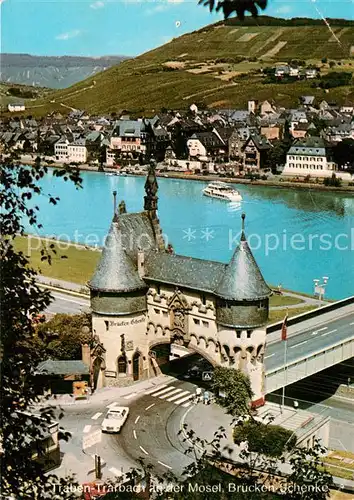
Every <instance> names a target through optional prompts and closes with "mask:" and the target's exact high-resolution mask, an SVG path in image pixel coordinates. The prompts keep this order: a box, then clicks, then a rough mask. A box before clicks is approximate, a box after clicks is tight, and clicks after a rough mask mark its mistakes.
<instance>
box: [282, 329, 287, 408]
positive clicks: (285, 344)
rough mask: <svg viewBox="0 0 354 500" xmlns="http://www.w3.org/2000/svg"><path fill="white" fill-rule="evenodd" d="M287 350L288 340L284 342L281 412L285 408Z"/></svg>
mask: <svg viewBox="0 0 354 500" xmlns="http://www.w3.org/2000/svg"><path fill="white" fill-rule="evenodd" d="M287 350H288V339H286V340H284V385H283V391H282V398H281V409H282V412H283V409H284V406H285V386H286V383H287V374H288V371H287V368H286V362H287Z"/></svg>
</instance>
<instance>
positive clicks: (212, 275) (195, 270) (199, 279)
mask: <svg viewBox="0 0 354 500" xmlns="http://www.w3.org/2000/svg"><path fill="white" fill-rule="evenodd" d="M225 267H226V264H222V263H221V262H214V261H210V260H202V259H195V258H193V257H185V256H183V255H176V254H169V253H162V252H151V253H150V254H149V255H148V256H147V258H146V259H145V277H144V278H145V279H147V280H152V281H158V282H161V283H166V284H172V285H179V286H181V287H186V288H191V289H193V290H201V291H204V292H211V293H213V292H214V290H215V288H216V287H217V285H218V283H219V281H220V279H221V277H222V274H223V272H224V270H225Z"/></svg>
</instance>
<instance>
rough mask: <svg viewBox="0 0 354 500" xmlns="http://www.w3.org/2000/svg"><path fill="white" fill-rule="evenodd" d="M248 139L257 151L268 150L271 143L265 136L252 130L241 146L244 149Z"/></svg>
mask: <svg viewBox="0 0 354 500" xmlns="http://www.w3.org/2000/svg"><path fill="white" fill-rule="evenodd" d="M250 141H253V143H254V145H255V146H256V148H257V149H258V150H259V151H263V150H268V149H269V148H271V145H270V143H269V141H268V139H267V138H266V137H264V136H262V135H260V134H257V133H252V132H251V135H250V136H249V137H248V139H247V141H246V142H245V144H244V145H243V146H242V148H243V149H244V148H245V147H246V146H247V144H249V142H250Z"/></svg>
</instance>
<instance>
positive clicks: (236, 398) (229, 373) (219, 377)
mask: <svg viewBox="0 0 354 500" xmlns="http://www.w3.org/2000/svg"><path fill="white" fill-rule="evenodd" d="M211 386H212V391H213V392H214V393H215V394H216V402H217V403H218V404H220V406H222V407H223V408H225V409H226V410H227V413H229V414H230V415H232V416H233V417H240V416H243V415H247V414H249V412H250V402H251V400H252V396H253V393H252V389H251V383H250V380H249V378H248V377H247V375H245V374H244V373H243V372H241V371H240V370H235V369H233V368H226V367H223V366H217V367H216V368H215V370H214V372H213V380H212V384H211Z"/></svg>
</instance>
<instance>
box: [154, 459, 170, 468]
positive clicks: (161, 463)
mask: <svg viewBox="0 0 354 500" xmlns="http://www.w3.org/2000/svg"><path fill="white" fill-rule="evenodd" d="M157 463H158V464H160V465H163V466H164V467H167V469H172V467H170V466H169V465H166V464H164V463H163V462H160V460H158V461H157Z"/></svg>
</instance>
